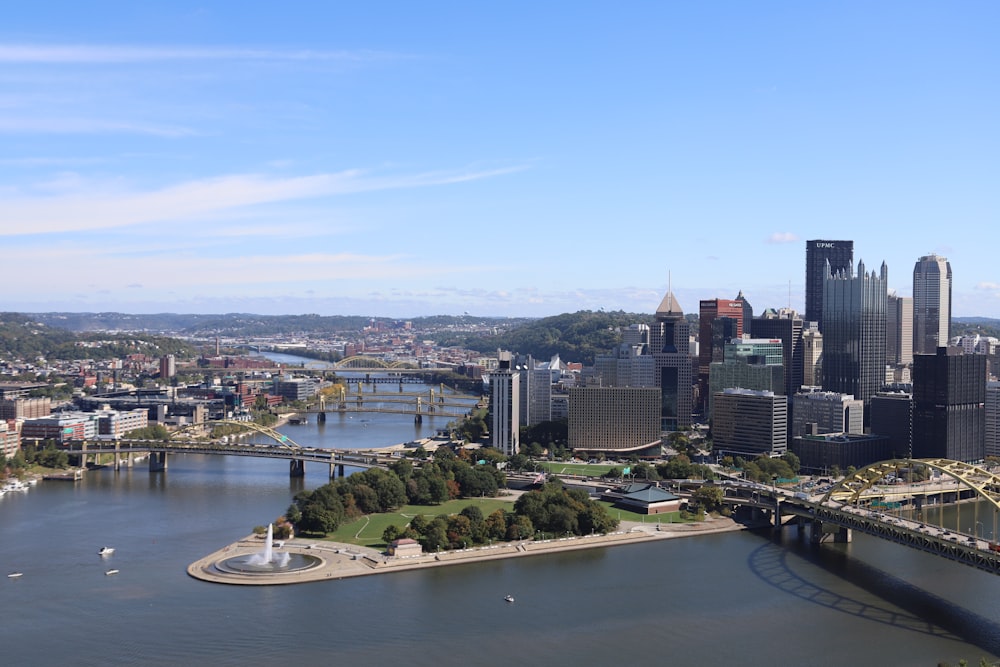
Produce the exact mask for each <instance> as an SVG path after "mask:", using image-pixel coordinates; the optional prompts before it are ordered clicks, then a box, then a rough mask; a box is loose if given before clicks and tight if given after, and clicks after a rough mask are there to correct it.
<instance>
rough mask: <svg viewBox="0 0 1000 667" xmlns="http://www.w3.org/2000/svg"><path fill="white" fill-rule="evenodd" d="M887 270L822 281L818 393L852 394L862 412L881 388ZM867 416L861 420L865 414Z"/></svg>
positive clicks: (835, 275) (862, 269) (829, 276)
mask: <svg viewBox="0 0 1000 667" xmlns="http://www.w3.org/2000/svg"><path fill="white" fill-rule="evenodd" d="M888 280H889V269H888V268H887V267H886V265H885V262H882V269H881V271H880V272H879V273H878V274H876V273H875V272H874V271H872V272H871V273H870V274H868V273H865V263H864V262H858V275H857V276H855V275H854V274H853V272H852V271H838V272H836V273H833V272H832V271H831V270H830V266H829V265H827V268H826V277H825V280H824V282H823V389H826V390H827V391H836V392H840V393H841V394H854V396H855V397H856V398H859V399H861V401H862V403H864V405H865V411H866V413H867V410H868V404H869V402H870V401H871V397H872V396H874V395H875V392H877V391H878V390H879V389H881V388H882V386H883V385H884V384H885V311H886V307H887V305H888V291H887V288H886V285H887V283H888ZM866 416H867V415H866Z"/></svg>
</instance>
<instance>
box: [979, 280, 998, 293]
mask: <svg viewBox="0 0 1000 667" xmlns="http://www.w3.org/2000/svg"><path fill="white" fill-rule="evenodd" d="M976 289H982V290H990V291H993V290H1000V283H994V282H981V283H977V284H976Z"/></svg>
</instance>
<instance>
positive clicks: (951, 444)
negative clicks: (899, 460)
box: [913, 347, 986, 463]
mask: <svg viewBox="0 0 1000 667" xmlns="http://www.w3.org/2000/svg"><path fill="white" fill-rule="evenodd" d="M985 436H986V357H984V356H983V355H981V354H962V353H961V350H960V349H958V348H945V347H939V348H938V349H937V354H915V355H913V456H914V458H947V459H952V460H955V461H965V462H967V463H971V462H973V461H981V460H982V459H983V457H984V456H985V444H986V442H985Z"/></svg>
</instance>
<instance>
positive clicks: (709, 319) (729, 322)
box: [698, 299, 744, 410]
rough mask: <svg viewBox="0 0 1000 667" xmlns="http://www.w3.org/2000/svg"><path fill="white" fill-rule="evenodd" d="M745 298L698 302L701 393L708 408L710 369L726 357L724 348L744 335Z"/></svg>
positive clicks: (702, 408)
mask: <svg viewBox="0 0 1000 667" xmlns="http://www.w3.org/2000/svg"><path fill="white" fill-rule="evenodd" d="M743 305H744V301H737V300H736V299H702V300H701V301H699V302H698V395H699V396H700V397H701V400H700V403H701V404H700V405H699V406H698V408H699V409H701V410H704V408H705V404H706V402H707V397H708V371H709V366H710V365H711V363H712V362H713V361H722V359H723V349H724V348H725V345H726V343H727V342H729V341H730V340H732V339H733V338H740V337H742V336H743Z"/></svg>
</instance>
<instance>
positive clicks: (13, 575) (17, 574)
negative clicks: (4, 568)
mask: <svg viewBox="0 0 1000 667" xmlns="http://www.w3.org/2000/svg"><path fill="white" fill-rule="evenodd" d="M23 576H24V572H11V573H10V574H8V575H7V578H8V579H17V578H18V577H23Z"/></svg>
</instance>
